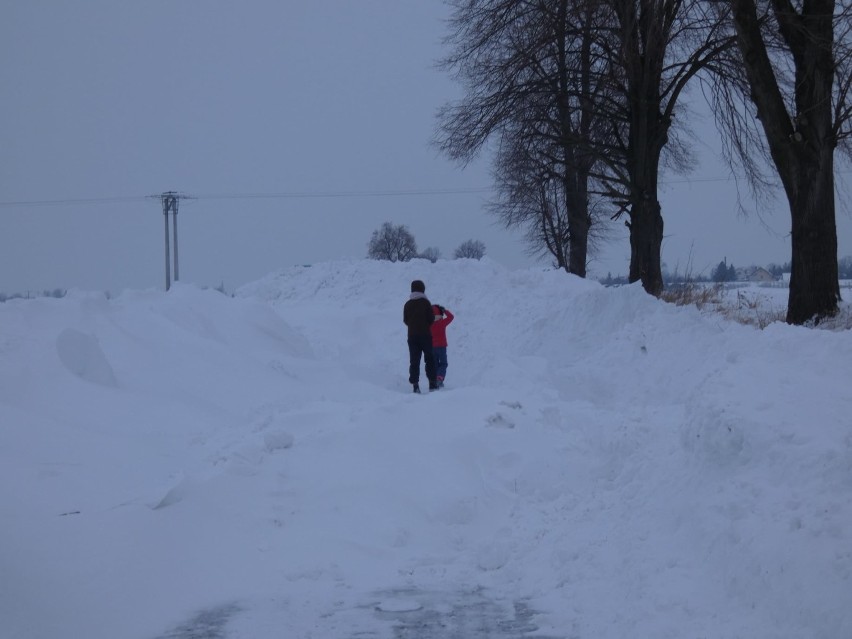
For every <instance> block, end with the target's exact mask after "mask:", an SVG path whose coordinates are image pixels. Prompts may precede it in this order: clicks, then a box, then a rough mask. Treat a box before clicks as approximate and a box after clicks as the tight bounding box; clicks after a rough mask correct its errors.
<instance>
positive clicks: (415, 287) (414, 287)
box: [411, 280, 426, 293]
mask: <svg viewBox="0 0 852 639" xmlns="http://www.w3.org/2000/svg"><path fill="white" fill-rule="evenodd" d="M411 292H412V293H425V292H426V285H425V284H424V283H423V282H422V281H420V280H414V281H413V282H412V283H411Z"/></svg>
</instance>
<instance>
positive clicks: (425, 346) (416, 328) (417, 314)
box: [402, 280, 438, 393]
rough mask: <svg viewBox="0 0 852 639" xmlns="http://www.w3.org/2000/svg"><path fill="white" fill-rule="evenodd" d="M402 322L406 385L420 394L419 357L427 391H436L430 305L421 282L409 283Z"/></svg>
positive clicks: (432, 318) (432, 317)
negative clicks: (421, 360) (423, 367)
mask: <svg viewBox="0 0 852 639" xmlns="http://www.w3.org/2000/svg"><path fill="white" fill-rule="evenodd" d="M402 321H403V322H404V323H405V325H406V326H407V327H408V357H409V365H408V383H409V384H411V385H412V387H413V389H414V392H415V393H419V392H420V356H421V355H422V356H423V359H424V361H425V364H426V377H427V379H428V380H429V390H436V389H437V388H438V382H437V380H436V377H435V356H434V355H433V353H432V331H431V328H432V322H434V321H435V317H434V316H433V314H432V303H431V302H430V301H429V298H427V297H426V285H425V284H424V283H423V282H422V281H421V280H414V281H413V282H412V283H411V296H410V297H409V299H408V301H407V302H406V303H405V306H403V308H402Z"/></svg>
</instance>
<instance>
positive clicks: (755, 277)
mask: <svg viewBox="0 0 852 639" xmlns="http://www.w3.org/2000/svg"><path fill="white" fill-rule="evenodd" d="M736 281H737V282H774V281H775V276H774V275H773V274H772V273H770V272H769V271H767V270H766V269H765V268H762V267H760V266H749V267H748V268H738V269H737V279H736Z"/></svg>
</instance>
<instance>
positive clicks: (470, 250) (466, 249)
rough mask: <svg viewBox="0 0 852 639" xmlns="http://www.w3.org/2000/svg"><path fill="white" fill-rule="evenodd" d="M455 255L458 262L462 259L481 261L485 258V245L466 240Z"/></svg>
mask: <svg viewBox="0 0 852 639" xmlns="http://www.w3.org/2000/svg"><path fill="white" fill-rule="evenodd" d="M453 255H454V256H455V258H456V259H457V260H458V259H462V258H470V259H474V260H481V259H482V258H483V257H485V244H483V243H482V242H480V241H479V240H465V241H464V242H462V243H461V244H460V245H459V247H458V248H457V249H456V252H455V253H454V254H453Z"/></svg>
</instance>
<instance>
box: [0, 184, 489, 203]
mask: <svg viewBox="0 0 852 639" xmlns="http://www.w3.org/2000/svg"><path fill="white" fill-rule="evenodd" d="M491 190H492V189H491V188H490V187H475V188H463V189H411V190H400V191H390V190H383V191H379V190H377V191H285V192H280V193H215V194H202V195H195V196H192V198H191V199H193V200H261V199H270V200H272V199H276V200H280V199H306V198H347V197H349V198H352V197H394V196H398V197H407V196H425V195H462V194H468V193H487V192H490V191H491ZM152 197H153V198H159V197H160V196H159V195H138V196H126V197H105V198H80V199H58V200H18V201H7V202H0V207H6V208H13V207H24V206H65V205H78V204H118V203H127V202H144V201H146V200H148V199H150V198H152ZM182 197H188V196H182Z"/></svg>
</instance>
